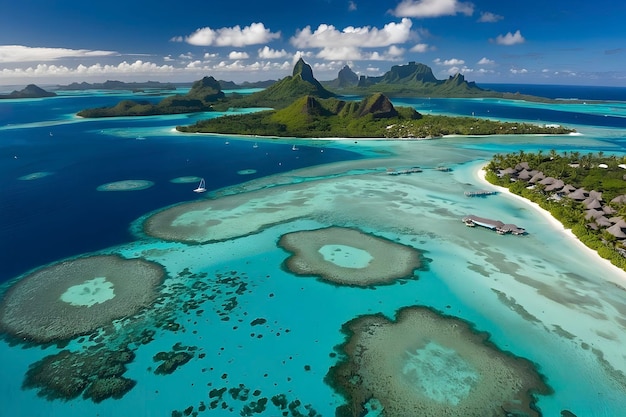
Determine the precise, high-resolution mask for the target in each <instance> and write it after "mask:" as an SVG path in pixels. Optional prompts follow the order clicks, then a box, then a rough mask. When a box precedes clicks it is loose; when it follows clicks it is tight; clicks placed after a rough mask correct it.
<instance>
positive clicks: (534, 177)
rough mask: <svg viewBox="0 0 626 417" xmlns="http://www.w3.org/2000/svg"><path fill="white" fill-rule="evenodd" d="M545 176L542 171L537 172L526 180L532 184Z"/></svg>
mask: <svg viewBox="0 0 626 417" xmlns="http://www.w3.org/2000/svg"><path fill="white" fill-rule="evenodd" d="M545 177H546V176H545V174H544V173H543V172H541V171H540V172H538V173H536V174H535V175H533V176H532V178H531V179H529V180H528V182H529V183H531V184H534V183H536V182H538V181H541V180H542V179H544V178H545Z"/></svg>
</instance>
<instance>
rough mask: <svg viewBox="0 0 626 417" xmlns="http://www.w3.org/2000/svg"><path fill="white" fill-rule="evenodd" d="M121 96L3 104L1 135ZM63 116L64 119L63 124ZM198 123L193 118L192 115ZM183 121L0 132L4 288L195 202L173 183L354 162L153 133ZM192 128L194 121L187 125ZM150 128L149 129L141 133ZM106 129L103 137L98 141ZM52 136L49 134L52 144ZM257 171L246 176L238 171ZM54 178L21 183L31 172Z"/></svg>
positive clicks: (210, 183) (327, 153)
mask: <svg viewBox="0 0 626 417" xmlns="http://www.w3.org/2000/svg"><path fill="white" fill-rule="evenodd" d="M119 99H120V98H119V96H113V97H109V96H95V97H71V98H56V99H52V100H35V101H28V102H26V101H19V102H18V101H12V102H0V127H2V126H6V125H8V124H24V123H36V122H37V123H41V122H49V121H55V120H56V121H59V120H68V119H69V118H70V117H71V115H72V114H74V113H76V112H77V111H78V110H80V109H83V108H86V107H91V106H94V105H95V106H101V105H108V104H111V103H116V102H117V101H118V100H119ZM68 115H69V116H68ZM196 117H197V116H196ZM186 119H187V116H180V119H176V120H174V121H172V120H164V119H162V118H158V117H156V118H139V119H130V120H129V119H122V120H120V119H115V120H114V119H99V120H96V121H89V122H85V121H82V122H74V123H67V124H56V125H52V126H43V127H41V126H38V125H34V126H33V127H23V128H16V129H6V130H0V161H1V162H0V192H1V198H0V236H1V238H0V265H2V268H0V282H3V281H6V280H9V279H11V278H13V277H15V276H17V275H19V274H22V273H24V272H26V271H28V270H29V269H32V268H35V267H38V266H41V265H44V264H46V263H49V262H52V261H55V260H58V259H62V258H65V257H69V256H76V255H80V254H82V253H87V252H91V251H95V250H100V249H104V248H106V247H109V246H112V245H116V244H120V243H122V242H127V241H130V240H132V238H131V235H130V233H129V231H128V227H129V225H130V223H131V222H132V221H133V220H135V219H136V218H138V217H140V216H141V215H143V214H145V213H147V212H150V211H152V210H156V209H158V208H161V207H164V206H168V205H171V204H175V203H178V202H181V201H187V200H191V199H194V198H205V196H206V195H202V196H198V195H197V194H194V193H193V192H192V191H191V190H192V189H193V188H195V186H196V184H195V183H193V184H173V183H171V182H170V180H171V179H173V178H176V177H181V176H198V177H204V178H205V179H206V182H207V188H208V190H215V189H219V188H222V187H225V186H229V185H233V184H237V183H241V182H243V181H247V180H250V179H253V178H257V177H263V176H267V175H271V174H275V173H279V172H286V171H290V170H293V169H297V168H301V167H306V166H311V165H317V164H321V163H328V162H334V161H339V160H348V159H355V158H359V157H360V156H359V155H357V154H355V153H352V152H348V151H342V150H337V149H325V150H324V152H320V149H319V148H316V147H307V146H299V150H298V151H297V152H293V151H292V149H291V145H290V144H285V143H282V144H278V143H266V142H264V143H260V144H259V146H258V148H253V146H252V143H251V142H249V141H237V140H234V139H229V142H230V144H229V145H226V144H225V140H223V139H219V138H217V139H216V138H206V137H202V136H196V135H194V136H183V135H163V134H161V135H159V132H162V129H160V126H168V128H169V127H170V126H172V125H176V124H188V123H191V121H188V120H186ZM190 120H191V119H190ZM125 128H133V129H134V128H143V129H144V130H143V131H148V132H150V131H151V130H150V129H147V128H153V129H152V131H153V132H154V133H152V134H147V135H142V136H145V137H146V140H136V139H135V138H134V137H130V138H129V137H117V136H113V135H110V134H107V130H106V129H121V130H123V129H125ZM145 129H147V130H145ZM103 131H104V133H103ZM50 133H52V136H50ZM242 169H254V170H256V171H257V172H256V173H255V174H252V175H245V176H243V175H239V174H237V171H239V170H242ZM41 171H48V172H52V175H49V176H47V177H44V178H40V179H36V180H30V181H23V180H19V179H18V178H19V177H22V176H24V175H28V174H31V173H34V172H41ZM126 179H142V180H149V181H152V182H154V183H155V185H154V186H153V187H151V188H149V189H146V190H140V191H126V192H100V191H97V190H96V188H97V187H98V186H99V185H102V184H104V183H108V182H113V181H120V180H126Z"/></svg>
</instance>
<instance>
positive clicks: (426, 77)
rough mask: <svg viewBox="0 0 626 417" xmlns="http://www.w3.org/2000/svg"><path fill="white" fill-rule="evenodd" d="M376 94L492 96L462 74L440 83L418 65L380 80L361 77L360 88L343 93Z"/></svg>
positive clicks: (403, 67)
mask: <svg viewBox="0 0 626 417" xmlns="http://www.w3.org/2000/svg"><path fill="white" fill-rule="evenodd" d="M375 91H379V92H383V93H385V94H387V95H390V96H430V97H476V96H484V95H485V94H487V95H488V94H490V92H488V91H487V90H484V89H482V88H480V87H478V86H477V85H476V83H474V82H467V81H465V78H464V77H463V75H461V74H457V75H455V76H453V77H450V78H449V79H447V80H438V79H437V78H435V75H434V74H433V71H432V69H431V68H430V67H429V66H428V65H424V64H420V63H416V62H409V63H408V64H407V65H394V66H393V67H391V69H390V70H389V71H387V72H386V73H385V74H384V75H382V76H380V77H366V76H361V78H360V79H359V82H358V84H357V86H356V87H352V88H344V89H343V90H342V92H344V93H352V94H366V93H372V92H375Z"/></svg>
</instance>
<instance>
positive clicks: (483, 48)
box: [0, 0, 626, 86]
mask: <svg viewBox="0 0 626 417" xmlns="http://www.w3.org/2000/svg"><path fill="white" fill-rule="evenodd" d="M625 21H626V2H624V1H620V0H596V1H589V0H584V1H583V0H550V1H547V0H518V1H513V0H476V1H459V0H392V1H381V0H378V1H372V0H368V1H365V0H352V1H349V0H348V1H346V0H308V1H293V0H291V1H284V0H279V1H267V2H264V1H259V0H252V1H251V0H230V1H228V0H225V1H224V0H221V1H209V0H202V1H200V0H183V1H179V2H174V1H170V2H160V1H157V2H154V1H148V0H125V1H121V0H107V1H102V2H101V1H85V0H79V1H78V0H20V1H5V2H4V4H3V6H2V9H1V12H0V28H2V29H0V84H2V85H16V84H17V85H19V84H26V83H38V84H57V83H67V82H72V81H88V82H95V81H104V80H107V79H115V80H126V81H145V80H162V81H191V80H196V79H199V78H201V77H203V76H205V75H212V76H214V77H215V78H218V79H224V80H234V81H237V82H241V81H245V80H249V81H255V80H267V79H279V78H282V77H284V76H286V75H289V74H290V72H291V69H292V66H293V63H294V61H295V60H297V58H298V57H300V56H302V57H304V59H305V60H306V61H307V62H308V63H310V64H311V65H312V66H313V70H314V74H315V76H316V77H317V78H318V79H320V80H329V79H333V78H335V77H336V75H337V72H338V71H339V70H340V69H341V68H342V67H343V66H344V65H346V64H348V65H350V67H351V68H352V69H353V70H354V71H355V72H357V73H358V74H361V75H380V74H382V73H384V72H385V71H387V70H388V69H389V68H390V67H391V66H392V65H397V64H402V63H406V62H408V61H417V62H422V63H424V64H427V65H429V66H431V67H432V68H433V71H434V73H435V76H436V77H437V78H440V79H443V78H447V77H448V76H449V75H453V74H455V73H456V72H461V73H463V74H464V75H465V77H466V78H467V79H468V80H471V81H476V82H477V83H479V84H480V83H543V84H585V85H615V86H626V24H625V23H624V22H625Z"/></svg>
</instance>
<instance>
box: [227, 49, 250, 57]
mask: <svg viewBox="0 0 626 417" xmlns="http://www.w3.org/2000/svg"><path fill="white" fill-rule="evenodd" d="M248 58H250V55H248V53H247V52H240V51H232V52H231V53H229V54H228V59H248Z"/></svg>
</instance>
